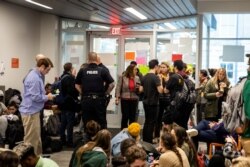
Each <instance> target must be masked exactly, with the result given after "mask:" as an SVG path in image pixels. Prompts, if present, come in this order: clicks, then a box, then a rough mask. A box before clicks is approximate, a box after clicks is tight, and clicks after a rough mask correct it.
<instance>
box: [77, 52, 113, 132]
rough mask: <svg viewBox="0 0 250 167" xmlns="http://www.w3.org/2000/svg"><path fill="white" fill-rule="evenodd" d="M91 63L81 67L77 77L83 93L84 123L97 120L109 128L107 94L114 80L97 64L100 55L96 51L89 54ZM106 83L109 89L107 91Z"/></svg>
mask: <svg viewBox="0 0 250 167" xmlns="http://www.w3.org/2000/svg"><path fill="white" fill-rule="evenodd" d="M88 59H89V65H88V66H87V67H86V68H83V69H81V70H80V71H79V72H78V74H77V77H76V84H75V86H76V89H77V90H78V91H79V92H80V93H81V94H82V99H81V106H82V111H83V117H82V118H83V122H84V125H86V123H87V122H88V121H90V120H95V121H96V122H98V123H99V124H100V125H101V128H102V129H104V128H107V120H106V106H105V103H106V95H108V94H110V92H111V91H112V89H113V88H114V80H113V78H112V77H111V75H110V73H109V72H108V71H107V70H105V69H104V68H101V67H99V66H98V65H97V63H98V62H97V61H98V60H97V59H98V56H97V54H96V53H95V52H90V53H89V54H88ZM105 84H107V85H108V89H107V90H106V91H105Z"/></svg>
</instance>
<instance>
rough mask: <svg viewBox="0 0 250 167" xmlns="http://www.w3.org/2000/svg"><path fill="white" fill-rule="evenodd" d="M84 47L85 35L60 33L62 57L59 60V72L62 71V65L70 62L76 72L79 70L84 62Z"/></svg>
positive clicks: (81, 33) (80, 33)
mask: <svg viewBox="0 0 250 167" xmlns="http://www.w3.org/2000/svg"><path fill="white" fill-rule="evenodd" d="M85 47H86V46H85V33H83V32H62V57H61V58H60V59H61V61H60V62H61V65H60V72H62V71H63V65H64V64H65V63H67V62H71V63H72V64H73V66H74V67H75V68H76V70H79V69H80V66H81V64H82V63H84V62H85V61H86V55H85V52H84V50H85ZM60 75H61V73H60Z"/></svg>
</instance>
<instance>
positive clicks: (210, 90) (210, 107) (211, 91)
mask: <svg viewBox="0 0 250 167" xmlns="http://www.w3.org/2000/svg"><path fill="white" fill-rule="evenodd" d="M229 84H230V83H228V85H227V87H226V88H225V89H224V94H223V97H222V98H223V101H225V100H226V96H227V92H228V87H229ZM219 89H220V88H219V87H218V85H217V84H215V83H214V80H213V78H212V79H210V80H209V81H208V82H207V84H206V87H205V91H204V97H205V98H206V99H207V103H206V107H205V118H212V117H216V116H217V114H218V109H219V107H222V106H218V102H219V98H218V97H216V92H218V91H219Z"/></svg>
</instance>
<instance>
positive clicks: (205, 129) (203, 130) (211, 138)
mask: <svg viewBox="0 0 250 167" xmlns="http://www.w3.org/2000/svg"><path fill="white" fill-rule="evenodd" d="M209 123H210V121H207V120H202V121H200V122H199V123H198V124H197V126H196V127H195V129H196V130H197V131H198V135H197V136H195V137H192V139H193V143H194V145H195V147H196V149H198V143H199V141H202V142H206V143H211V142H216V141H217V140H218V138H217V135H216V133H215V131H214V130H212V129H210V127H209Z"/></svg>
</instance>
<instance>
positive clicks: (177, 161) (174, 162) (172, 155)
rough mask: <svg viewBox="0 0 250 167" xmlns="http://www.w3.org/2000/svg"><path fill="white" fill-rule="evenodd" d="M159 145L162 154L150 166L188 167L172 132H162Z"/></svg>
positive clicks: (184, 155) (185, 157)
mask: <svg viewBox="0 0 250 167" xmlns="http://www.w3.org/2000/svg"><path fill="white" fill-rule="evenodd" d="M159 147H160V151H161V152H162V154H161V156H160V158H159V160H155V161H154V162H153V164H151V166H150V167H158V166H159V167H165V166H167V167H180V166H181V167H190V165H189V162H188V158H187V156H186V154H185V152H184V151H183V150H182V149H180V148H179V147H177V143H176V139H175V137H174V136H173V135H172V134H170V133H168V132H166V131H165V132H163V133H162V134H161V137H160V146H159Z"/></svg>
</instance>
